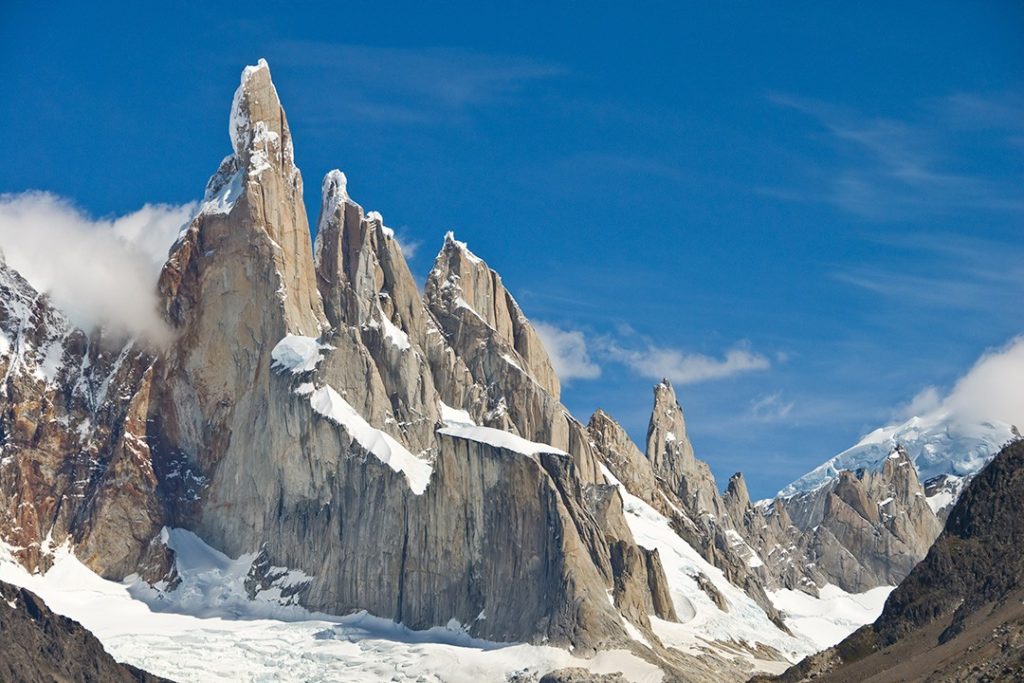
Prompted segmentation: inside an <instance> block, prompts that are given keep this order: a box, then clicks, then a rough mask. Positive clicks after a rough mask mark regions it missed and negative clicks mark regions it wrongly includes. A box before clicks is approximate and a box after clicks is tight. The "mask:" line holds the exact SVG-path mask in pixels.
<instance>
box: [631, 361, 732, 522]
mask: <svg viewBox="0 0 1024 683" xmlns="http://www.w3.org/2000/svg"><path fill="white" fill-rule="evenodd" d="M647 459H648V460H650V461H651V466H652V467H653V468H654V471H655V473H656V474H657V475H658V476H659V477H661V478H662V479H663V480H665V482H666V483H667V484H668V486H669V488H671V489H672V491H673V492H675V494H676V495H677V496H679V498H680V499H681V500H682V501H683V502H684V503H686V505H687V506H688V507H690V509H691V510H692V511H693V512H695V513H698V514H700V513H707V514H712V515H716V516H720V515H721V513H722V501H721V497H720V496H719V495H718V489H717V487H716V485H715V478H714V476H712V474H711V468H709V467H708V465H707V463H705V462H704V461H702V460H698V459H697V458H696V456H694V453H693V445H692V444H690V439H689V437H688V436H687V434H686V421H685V419H684V418H683V409H682V407H681V406H680V405H679V401H678V400H677V399H676V392H675V390H674V389H673V388H672V385H671V384H670V383H669V381H668V380H667V379H663V380H661V382H659V383H658V384H656V385H655V387H654V410H653V411H651V421H650V424H649V425H648V427H647Z"/></svg>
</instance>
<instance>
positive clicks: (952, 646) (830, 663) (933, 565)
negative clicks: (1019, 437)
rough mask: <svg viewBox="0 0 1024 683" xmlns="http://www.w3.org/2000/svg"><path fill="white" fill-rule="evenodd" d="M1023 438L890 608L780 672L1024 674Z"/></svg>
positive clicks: (975, 490)
mask: <svg viewBox="0 0 1024 683" xmlns="http://www.w3.org/2000/svg"><path fill="white" fill-rule="evenodd" d="M1021 500H1024V442H1022V441H1018V442H1016V443H1013V444H1010V445H1009V446H1007V447H1006V448H1004V449H1003V450H1002V451H1001V452H1000V453H999V454H998V455H997V456H996V457H995V459H993V460H992V462H991V463H989V465H987V466H986V467H985V469H983V470H982V471H981V472H980V473H979V474H978V475H977V476H976V477H975V478H974V479H973V480H972V481H971V483H970V484H968V485H967V488H966V490H965V491H964V493H963V495H962V496H961V497H960V499H959V501H958V502H957V503H956V505H955V506H954V507H953V510H952V511H951V513H950V515H949V519H948V520H947V522H946V527H945V529H944V530H943V531H942V533H941V535H940V536H939V537H938V539H937V540H936V541H935V544H934V545H933V546H932V548H931V549H930V550H929V551H928V554H927V556H926V557H925V558H924V560H923V561H921V563H920V564H918V565H917V566H916V567H914V569H913V570H912V571H911V572H910V574H909V575H908V576H907V578H906V579H905V580H904V581H903V582H902V583H901V584H900V585H899V586H898V587H897V588H896V590H894V591H893V593H892V595H890V596H889V599H888V600H887V601H886V603H885V609H884V610H883V611H882V615H881V616H880V617H879V618H878V620H876V621H875V623H874V624H871V625H868V626H865V627H863V628H861V629H860V630H858V631H857V632H855V633H854V634H853V635H851V636H850V637H849V638H847V639H846V640H844V641H843V642H842V643H840V644H839V645H837V646H835V647H833V648H830V649H829V650H826V651H824V652H822V653H819V654H817V655H814V656H812V657H809V658H807V659H805V660H804V661H803V662H801V663H800V664H798V665H797V666H795V667H793V668H791V669H790V670H788V671H787V672H786V673H785V674H783V675H782V676H781V677H780V678H779V680H782V681H794V682H795V681H804V680H810V679H812V678H813V679H814V680H816V681H819V680H820V681H859V680H868V679H870V680H873V681H888V680H909V678H908V677H912V678H916V679H919V680H924V679H925V678H927V680H930V681H932V680H934V681H967V680H1020V679H1021V677H1024V647H1022V645H1024V605H1022V598H1024V555H1022V554H1021V552H1020V548H1021V546H1022V544H1024V518H1022V517H1021V515H1020V501H1021Z"/></svg>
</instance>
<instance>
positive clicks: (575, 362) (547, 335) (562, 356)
mask: <svg viewBox="0 0 1024 683" xmlns="http://www.w3.org/2000/svg"><path fill="white" fill-rule="evenodd" d="M533 327H534V329H535V330H537V334H538V335H539V336H540V340H541V342H542V343H543V344H544V348H545V349H547V352H548V355H549V356H550V357H551V364H552V365H553V366H554V367H555V372H556V373H557V374H558V378H559V379H560V380H562V381H563V382H569V381H571V380H574V379H595V378H597V377H600V376H601V368H600V366H598V365H597V364H596V363H594V362H593V361H591V359H590V354H589V353H588V352H587V340H586V338H585V337H584V336H583V333H582V332H579V331H578V330H563V329H561V328H558V327H555V326H554V325H549V324H547V323H543V322H535V323H533Z"/></svg>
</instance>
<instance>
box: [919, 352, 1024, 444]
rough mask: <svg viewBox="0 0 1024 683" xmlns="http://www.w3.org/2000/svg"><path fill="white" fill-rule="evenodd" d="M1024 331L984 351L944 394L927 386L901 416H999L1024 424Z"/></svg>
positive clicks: (981, 418)
mask: <svg viewBox="0 0 1024 683" xmlns="http://www.w3.org/2000/svg"><path fill="white" fill-rule="evenodd" d="M1022 387H1024V335H1022V336H1019V337H1015V338H1014V339H1012V340H1010V342H1009V343H1007V344H1006V345H1005V346H1003V347H1000V348H997V349H992V350H990V351H987V352H986V353H984V354H983V355H982V356H981V358H979V359H978V360H977V362H975V364H974V366H973V367H972V368H971V369H970V370H968V371H967V373H966V374H965V375H964V376H963V377H961V378H960V379H958V380H957V381H956V384H954V385H953V388H952V389H950V391H949V393H947V394H945V395H942V393H941V392H940V391H939V389H938V388H936V387H934V386H929V387H925V388H924V389H923V390H922V391H920V392H919V393H918V394H917V396H915V397H914V398H913V400H912V401H911V402H910V403H909V404H908V405H907V406H906V407H905V408H904V409H903V410H902V415H901V417H903V418H908V417H911V416H915V415H916V416H918V417H926V416H929V415H932V414H935V413H939V412H941V413H946V414H952V415H956V416H958V417H960V418H962V419H965V420H999V421H1001V422H1006V423H1009V424H1012V425H1016V426H1017V427H1019V428H1024V390H1022Z"/></svg>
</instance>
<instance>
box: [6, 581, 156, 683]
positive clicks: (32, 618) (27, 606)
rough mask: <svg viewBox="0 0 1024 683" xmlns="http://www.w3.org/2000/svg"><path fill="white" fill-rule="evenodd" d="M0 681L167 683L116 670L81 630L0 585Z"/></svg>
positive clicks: (27, 594)
mask: <svg viewBox="0 0 1024 683" xmlns="http://www.w3.org/2000/svg"><path fill="white" fill-rule="evenodd" d="M0 679H2V680H5V681H69V682H70V681H111V682H112V683H113V682H114V681H125V682H126V683H127V682H129V681H131V682H135V683H160V682H161V681H165V680H166V679H163V678H158V677H156V676H153V675H150V674H148V673H146V672H145V671H140V670H139V669H136V668H135V667H133V666H129V665H127V664H118V663H117V662H115V661H114V658H113V657H111V656H110V655H109V654H107V652H106V651H105V650H104V649H103V646H102V645H101V644H100V641H98V640H97V639H96V637H95V636H93V635H92V634H91V633H89V631H87V630H85V629H84V628H82V625H81V624H79V623H77V622H75V621H72V620H71V619H68V618H66V617H62V616H60V615H59V614H54V613H53V612H51V611H50V609H49V608H48V607H47V606H46V604H45V603H44V602H43V601H42V600H40V599H39V596H37V595H35V594H34V593H32V592H31V591H27V590H25V589H24V588H17V587H15V586H12V585H10V584H7V583H3V582H2V581H0Z"/></svg>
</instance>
